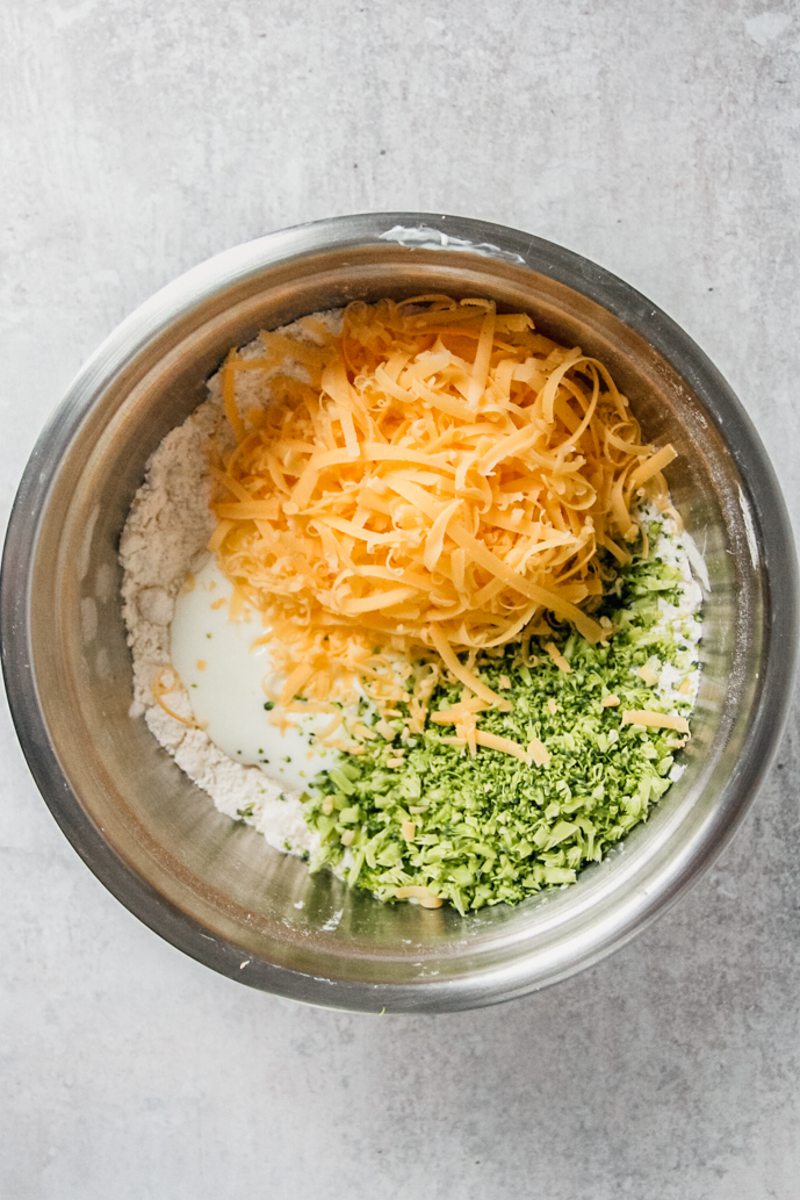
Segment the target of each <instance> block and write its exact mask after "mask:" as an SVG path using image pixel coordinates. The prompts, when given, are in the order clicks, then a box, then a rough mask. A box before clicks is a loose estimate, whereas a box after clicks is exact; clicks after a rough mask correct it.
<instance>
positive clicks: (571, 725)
mask: <svg viewBox="0 0 800 1200" xmlns="http://www.w3.org/2000/svg"><path fill="white" fill-rule="evenodd" d="M648 533H649V540H650V544H651V546H653V547H654V550H652V551H651V553H650V556H649V557H647V558H645V557H644V555H643V553H642V545H641V543H640V545H639V548H638V551H637V552H636V553H635V554H634V557H633V561H632V562H631V564H630V565H629V566H627V567H625V568H623V569H621V570H620V572H619V575H618V577H617V580H616V584H615V587H614V589H613V591H612V593H611V594H610V595H609V596H608V597H607V599H606V601H605V605H604V608H603V609H602V610H601V611H600V614H598V615H606V616H608V617H609V618H610V619H611V621H612V622H613V625H614V630H615V632H614V634H613V636H612V637H611V638H610V639H609V641H608V642H607V643H604V644H599V645H591V644H590V643H589V642H587V641H586V640H585V639H584V638H583V637H581V635H580V634H578V633H576V632H575V631H574V630H568V629H562V631H561V632H560V633H558V632H554V635H553V638H552V640H553V641H554V642H555V643H556V645H557V647H558V650H559V651H560V653H561V654H562V655H563V657H564V659H566V661H567V663H568V664H569V671H568V672H565V671H564V670H563V669H559V667H558V665H557V664H556V662H555V661H554V659H553V657H552V656H551V655H550V654H548V653H547V652H546V651H545V649H544V646H543V644H542V643H541V642H539V643H538V644H537V643H536V642H534V643H532V645H531V651H530V655H529V657H528V658H527V660H526V661H521V659H520V654H519V646H518V645H517V644H514V645H511V646H509V647H508V648H506V650H505V652H504V653H503V654H502V655H501V656H499V657H488V656H484V657H483V658H482V659H479V660H478V667H479V670H480V672H481V674H482V675H483V676H484V677H485V680H486V682H487V683H488V684H489V686H490V687H492V688H494V689H495V690H497V691H500V692H502V693H503V694H504V695H505V696H507V697H508V698H510V699H511V700H512V704H513V706H512V709H511V711H510V712H507V713H502V712H497V711H489V712H486V713H483V714H482V715H481V718H480V723H481V727H482V728H483V729H485V730H487V731H488V732H490V733H495V734H499V735H501V736H504V737H507V738H510V739H512V740H514V741H516V742H519V743H521V744H523V745H527V744H529V743H530V742H531V740H532V739H534V738H536V739H539V741H540V742H541V743H543V744H544V746H545V747H546V748H547V752H548V753H549V762H548V763H547V764H546V765H544V766H529V765H527V764H526V763H524V762H521V761H520V760H519V759H516V758H513V757H511V756H510V755H508V754H505V753H501V752H499V751H496V750H490V749H484V748H481V749H479V750H478V753H477V755H476V756H475V757H474V758H472V757H470V756H469V754H468V753H467V751H466V750H465V749H464V748H463V747H458V746H454V745H451V744H449V743H448V742H447V741H446V740H445V738H446V735H447V732H448V731H447V729H445V728H442V727H441V726H436V725H433V724H431V723H430V722H429V723H428V724H427V726H426V727H425V729H424V731H423V732H422V733H418V734H409V732H408V729H407V723H406V721H405V720H403V719H397V720H395V721H394V722H392V721H389V722H388V724H389V726H390V729H389V730H388V731H387V730H386V728H385V726H384V727H383V729H384V733H387V734H391V736H381V735H376V736H375V737H374V739H370V740H368V741H366V742H365V743H364V746H363V752H362V753H360V754H358V755H348V754H342V755H341V756H340V761H339V763H338V765H337V766H336V767H333V768H331V769H329V770H327V771H324V772H322V774H320V775H319V776H318V777H317V778H316V780H315V781H314V782H313V784H312V785H311V787H310V789H309V793H310V794H309V798H308V799H307V802H306V806H305V815H306V820H307V822H308V824H309V825H310V826H311V828H312V829H314V830H316V832H317V833H318V834H319V837H320V849H319V850H318V851H317V852H316V853H315V854H314V855H313V856H312V860H311V864H310V865H311V867H312V869H317V868H319V867H322V866H324V865H329V866H331V867H333V869H334V870H336V871H337V873H341V874H343V875H344V878H345V879H346V880H347V881H348V883H350V884H351V885H354V886H356V887H359V888H364V889H366V890H367V891H369V892H372V893H373V894H374V895H376V896H377V897H378V898H379V899H382V900H391V899H393V898H395V897H396V896H397V893H398V890H400V891H401V894H403V893H402V890H403V889H406V888H409V887H411V888H423V889H425V891H426V892H427V893H429V894H430V895H431V896H433V897H436V898H439V899H441V900H442V901H445V902H449V903H451V904H452V905H453V906H454V907H455V908H456V909H457V910H458V911H459V912H460V913H465V912H466V911H467V910H469V909H479V908H482V907H483V906H484V905H487V904H498V903H503V902H505V903H515V902H517V901H520V900H522V899H523V898H524V897H526V896H528V895H531V894H532V893H535V892H539V891H541V890H542V889H544V888H548V887H554V886H559V885H563V884H567V883H572V882H573V881H574V880H575V878H576V875H577V872H578V871H579V870H580V869H581V867H582V866H584V865H585V864H586V863H590V862H597V861H599V860H600V859H601V858H602V857H603V856H604V854H605V853H606V852H607V851H608V850H609V848H610V847H612V846H613V845H614V844H615V843H617V842H619V841H620V839H621V838H623V837H624V836H625V835H626V834H627V833H628V832H629V831H630V830H631V829H632V828H633V827H634V826H635V825H637V824H639V823H640V822H641V821H644V820H646V819H647V817H648V814H649V812H650V809H651V807H652V806H653V805H654V804H655V803H657V802H658V800H659V799H660V798H661V796H662V795H663V794H664V793H665V792H666V791H667V789H668V787H669V786H670V783H671V781H672V779H673V778H674V777H675V776H676V774H677V772H678V771H679V770H680V767H679V766H677V765H676V761H675V756H676V753H677V752H678V751H679V750H680V748H681V746H682V745H683V743H684V740H685V739H684V738H683V737H682V736H680V735H678V734H676V732H675V731H674V730H669V729H658V728H648V727H642V726H640V725H636V724H626V723H625V722H624V720H623V714H624V713H625V712H626V711H630V710H649V711H658V712H671V713H678V714H683V715H684V716H688V714H689V713H690V711H691V709H692V706H693V700H694V695H693V692H694V679H695V676H694V672H695V670H696V649H697V647H696V641H697V636H696V628H697V625H696V618H697V613H696V612H694V611H688V612H687V610H686V604H685V595H686V593H685V586H686V581H685V577H684V576H683V575H682V574H681V571H680V569H679V567H678V566H676V565H674V562H672V561H670V556H669V555H668V554H667V555H665V556H660V555H659V546H661V547H662V548H663V547H664V546H665V545H666V542H667V539H666V537H661V533H662V529H661V524H660V523H659V522H658V521H653V522H652V523H651V524H650V528H649V530H648ZM562 665H563V664H562ZM664 677H668V680H669V682H668V683H667V684H664V683H663V682H662V680H663V679H664ZM509 685H510V686H509ZM681 687H682V688H683V690H682V691H681V690H680V689H681ZM459 696H460V688H459V687H458V686H457V685H453V686H441V687H439V688H438V690H437V691H436V692H435V693H434V695H433V698H432V701H431V710H432V711H436V710H437V709H446V708H449V707H450V706H451V705H453V704H454V703H456V702H457V701H458V699H459ZM615 700H616V701H618V703H615ZM604 701H605V704H604ZM361 719H362V720H366V721H367V722H369V716H368V715H367V716H363V715H362V717H361ZM405 894H409V893H407V892H406V893H405Z"/></svg>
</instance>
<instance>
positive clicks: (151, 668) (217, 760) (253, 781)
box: [119, 314, 337, 853]
mask: <svg viewBox="0 0 800 1200" xmlns="http://www.w3.org/2000/svg"><path fill="white" fill-rule="evenodd" d="M325 317H326V320H327V323H330V324H331V325H333V324H334V322H335V321H336V319H337V318H336V314H325ZM317 319H319V318H317ZM281 332H283V333H287V334H290V335H294V336H299V337H301V338H309V339H311V340H313V330H309V328H308V327H307V326H305V324H304V322H303V321H298V322H296V323H295V324H294V325H290V326H287V327H286V328H284V329H283V330H281ZM241 353H242V356H243V357H256V356H257V355H259V354H260V353H263V347H262V345H261V343H260V342H259V341H258V339H256V341H254V342H252V343H251V344H250V345H249V346H247V347H246V348H245V349H244V350H242V351H241ZM278 369H280V370H281V371H282V372H283V373H284V374H286V373H288V369H287V364H285V363H284V364H281V366H280V367H279V368H278V367H276V371H277V370H278ZM293 369H294V371H295V373H297V374H301V372H302V368H293ZM258 374H259V375H260V376H261V380H260V381H259V380H257V379H256V378H255V372H254V373H253V374H252V376H250V378H249V379H247V378H246V379H245V385H247V384H248V383H249V385H250V386H249V389H247V388H246V387H245V388H240V389H239V390H240V396H241V395H242V393H244V394H245V399H246V400H247V402H248V403H249V404H252V403H253V402H256V401H258V400H259V399H261V400H263V396H259V395H258V392H257V390H256V389H258V387H259V385H260V384H263V381H264V378H265V376H264V373H263V372H259V373H258ZM208 390H209V398H208V400H206V401H205V402H204V403H203V404H201V405H200V406H199V408H197V409H195V411H194V412H193V413H192V414H191V415H190V416H189V417H188V418H187V419H186V420H185V421H184V422H183V424H182V425H179V426H178V428H177V429H173V430H172V431H171V432H170V433H168V434H167V436H166V437H165V438H164V440H163V441H162V442H161V444H160V445H159V447H158V448H157V449H156V451H155V452H154V453H153V455H152V456H151V458H150V460H149V461H148V463H147V467H146V470H145V479H144V483H143V484H142V486H141V487H140V488H139V490H138V492H137V493H136V495H135V497H134V500H133V504H132V505H131V510H130V513H129V515H128V519H127V521H126V522H125V527H124V529H123V531H122V537H121V539H120V552H119V557H120V562H121V564H122V569H123V573H124V574H123V583H122V600H123V607H122V613H123V617H124V620H125V624H126V627H127V630H128V645H129V646H130V648H131V655H132V657H133V695H134V699H133V704H132V706H131V715H132V716H135V717H136V716H142V715H143V716H144V719H145V721H146V722H147V726H148V728H149V729H150V731H151V733H152V734H153V736H154V737H155V738H156V739H157V741H158V742H160V744H161V745H162V746H163V747H164V749H165V750H167V751H168V752H169V753H170V754H171V755H172V757H173V758H174V759H175V762H176V763H177V764H178V766H179V767H180V768H181V770H182V771H184V772H185V773H186V774H187V775H188V776H189V778H190V779H191V780H193V781H194V782H195V783H196V784H197V785H198V787H201V788H202V789H203V790H204V791H205V792H207V793H208V794H209V796H210V797H211V798H212V800H213V801H214V804H215V805H216V806H217V808H218V809H219V810H220V811H221V812H223V813H225V814H226V815H227V816H229V817H233V818H241V819H243V820H246V821H247V823H248V824H250V825H253V826H254V827H255V828H256V829H257V830H258V831H259V832H260V833H262V834H263V835H264V837H265V838H266V840H267V842H268V843H269V844H270V845H271V846H274V847H276V849H279V850H286V851H293V852H295V853H303V852H305V851H308V850H312V849H314V848H315V846H316V844H317V841H318V837H317V835H316V834H315V833H312V832H311V831H310V830H309V829H308V827H307V825H306V823H305V821H304V819H303V811H302V806H301V804H300V801H299V799H298V797H297V796H294V795H291V794H289V793H287V792H286V791H284V790H283V789H282V788H281V787H280V786H279V784H277V783H276V782H275V781H274V780H272V779H270V778H269V777H268V776H267V775H265V774H264V772H263V771H261V770H260V769H259V768H258V767H249V766H243V765H242V764H240V763H236V762H234V761H233V760H232V759H230V758H228V756H227V755H226V754H223V753H222V751H221V750H219V749H218V748H217V747H216V746H215V745H214V743H213V742H212V741H211V740H210V739H209V737H208V736H207V735H206V734H205V733H204V732H203V730H201V729H197V728H194V727H192V726H188V725H185V724H183V723H182V722H181V721H177V720H175V719H174V718H173V717H171V716H170V715H169V714H168V713H166V712H165V711H164V709H163V708H161V706H160V705H158V704H157V703H156V701H155V697H154V694H153V686H154V683H155V681H156V680H157V679H158V677H159V676H160V675H161V674H162V673H164V674H165V675H166V674H167V673H168V672H169V671H170V669H171V667H170V624H171V622H172V617H173V612H174V608H175V598H176V596H177V595H178V592H179V591H180V589H181V586H182V584H183V581H184V580H185V578H186V575H187V573H188V572H189V571H195V570H197V569H198V568H199V567H200V566H202V564H203V562H204V561H205V560H206V558H207V557H208V553H207V550H206V547H207V544H208V539H209V537H210V536H211V533H212V531H213V528H214V517H213V514H212V512H211V510H210V508H209V499H210V494H211V481H210V477H209V471H208V452H207V447H208V443H209V440H212V441H213V442H214V443H215V444H216V445H217V446H228V445H230V446H232V445H233V442H232V440H231V436H230V433H229V430H228V425H227V422H226V420H225V416H224V413H223V409H222V402H221V396H220V381H219V377H218V376H216V375H215V376H214V377H213V378H212V379H211V380H210V381H209V384H208ZM247 390H250V393H251V394H250V395H249V396H248V395H247V394H246V392H247ZM175 678H176V690H175V691H170V693H169V697H168V699H169V705H170V707H171V708H173V709H174V710H175V711H176V712H177V713H178V714H179V715H180V716H183V717H185V718H187V719H189V720H191V716H192V710H191V705H190V703H189V697H188V695H187V693H186V691H185V690H184V689H183V688H182V687H181V686H180V685H179V684H178V683H177V677H175Z"/></svg>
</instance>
